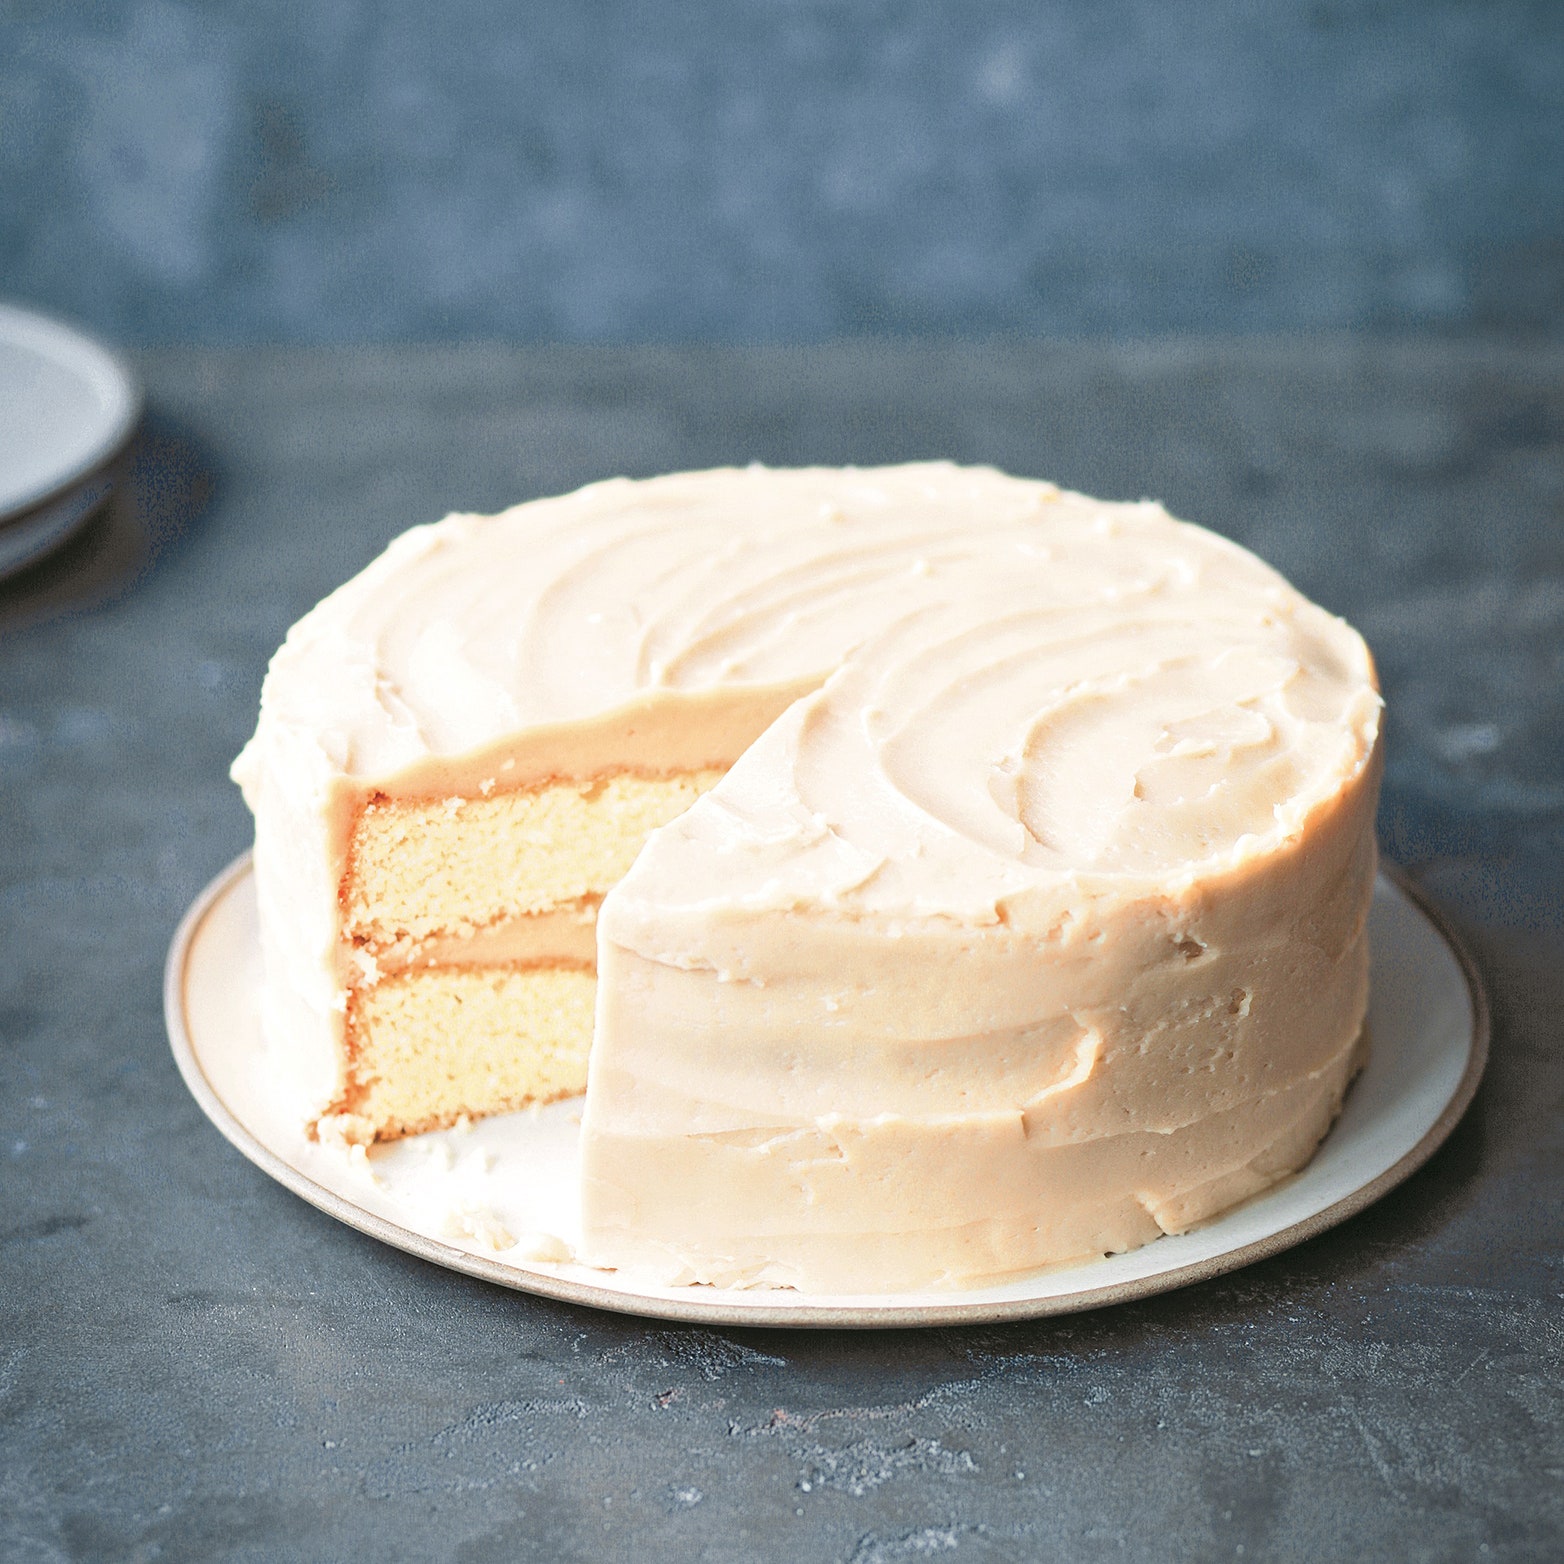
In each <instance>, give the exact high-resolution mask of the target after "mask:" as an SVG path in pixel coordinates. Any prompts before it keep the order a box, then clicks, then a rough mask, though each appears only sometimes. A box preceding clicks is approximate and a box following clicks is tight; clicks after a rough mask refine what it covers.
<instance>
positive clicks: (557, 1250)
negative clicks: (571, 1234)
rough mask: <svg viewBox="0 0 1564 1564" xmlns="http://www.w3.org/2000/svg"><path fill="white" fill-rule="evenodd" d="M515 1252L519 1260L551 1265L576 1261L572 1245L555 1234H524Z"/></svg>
mask: <svg viewBox="0 0 1564 1564" xmlns="http://www.w3.org/2000/svg"><path fill="white" fill-rule="evenodd" d="M513 1252H514V1254H515V1256H516V1258H517V1259H518V1260H539V1261H544V1262H546V1263H547V1264H550V1265H563V1264H565V1263H566V1262H567V1261H570V1260H573V1259H575V1252H574V1251H573V1250H572V1249H571V1247H570V1245H569V1244H567V1243H566V1242H565V1240H564V1239H563V1238H560V1237H558V1236H557V1235H555V1234H554V1233H523V1234H522V1235H521V1237H520V1238H518V1239H517V1240H516V1243H515V1246H514V1250H513Z"/></svg>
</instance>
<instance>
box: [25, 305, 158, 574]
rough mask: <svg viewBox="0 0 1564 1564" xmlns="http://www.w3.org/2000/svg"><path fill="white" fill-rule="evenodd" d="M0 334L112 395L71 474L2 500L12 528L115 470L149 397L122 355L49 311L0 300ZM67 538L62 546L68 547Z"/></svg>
mask: <svg viewBox="0 0 1564 1564" xmlns="http://www.w3.org/2000/svg"><path fill="white" fill-rule="evenodd" d="M0 334H5V335H11V336H13V340H15V341H17V342H19V343H22V344H23V345H25V346H27V347H29V348H31V349H33V350H34V351H36V352H38V353H39V354H40V355H43V356H47V357H49V358H51V359H52V360H53V361H54V362H56V363H60V364H64V365H65V366H66V367H68V368H70V369H71V370H73V371H82V372H84V375H87V376H90V377H91V378H93V379H95V380H96V381H97V382H98V383H99V384H100V385H102V386H103V387H104V388H106V389H108V390H109V391H110V396H111V400H110V410H109V416H108V417H107V418H106V419H105V422H104V426H103V429H102V431H101V432H100V433H99V435H98V437H97V439H96V440H95V441H94V442H93V443H92V445H90V446H89V447H88V448H87V451H86V453H85V454H84V455H83V456H82V457H80V458H79V459H78V460H77V462H76V463H75V464H74V465H73V466H72V467H71V468H70V469H69V470H68V471H64V472H61V473H58V474H57V475H55V476H54V477H51V478H46V479H44V480H43V481H42V482H41V483H35V484H34V485H33V486H32V487H31V488H30V489H23V490H20V491H18V492H17V493H16V494H15V495H14V496H12V497H11V498H10V499H8V500H0V527H10V526H12V525H16V524H19V523H24V522H26V521H27V519H28V518H29V516H30V515H31V514H32V513H33V512H35V511H40V510H43V509H45V508H46V507H48V506H51V505H54V504H56V503H58V502H59V501H61V500H63V499H64V498H65V497H66V496H68V495H69V494H71V493H72V492H74V491H75V490H76V489H77V488H78V487H80V486H82V485H84V484H87V483H90V482H91V481H92V480H93V479H95V478H97V477H99V476H100V475H102V474H103V473H104V472H105V470H106V469H107V468H109V467H110V466H112V464H113V463H114V462H115V461H116V460H117V459H118V457H119V456H121V455H122V454H123V452H124V450H125V447H126V446H127V445H129V443H130V440H131V437H132V436H133V435H134V434H135V432H136V426H137V424H138V423H139V422H140V421H141V415H142V412H143V410H144V408H145V402H146V393H145V391H144V389H143V387H142V384H141V381H140V379H139V378H138V376H137V375H136V373H135V371H134V370H133V369H132V368H131V367H130V364H129V363H128V361H127V360H126V359H124V358H123V357H122V356H121V355H120V354H118V353H116V352H114V350H113V349H112V348H110V347H108V346H107V345H106V344H104V343H103V342H100V341H99V340H98V339H97V338H96V337H94V336H92V335H90V334H89V333H87V332H85V331H82V330H80V329H79V328H78V327H76V326H73V325H71V324H69V323H68V322H66V321H64V320H61V319H60V318H59V317H58V316H56V315H52V314H50V313H49V312H48V311H46V310H39V309H35V308H33V307H32V306H31V305H27V304H19V303H15V302H12V301H11V300H8V299H0ZM91 509H96V506H93V507H91ZM89 513H90V511H89ZM66 535H68V534H64V535H62V536H61V538H60V539H59V540H58V541H60V542H63V541H64V537H65V536H66ZM50 546H51V547H52V546H53V545H52V544H51V545H50Z"/></svg>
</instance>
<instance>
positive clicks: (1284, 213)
mask: <svg viewBox="0 0 1564 1564" xmlns="http://www.w3.org/2000/svg"><path fill="white" fill-rule="evenodd" d="M0 292H4V293H11V294H18V295H21V296H22V297H24V298H27V299H31V300H33V301H35V302H36V303H39V304H43V305H49V306H51V307H53V308H55V309H58V310H63V311H65V312H66V313H68V314H71V315H75V316H78V317H80V318H81V319H82V320H83V321H85V322H86V323H88V324H90V325H93V326H95V327H97V328H98V329H99V330H100V331H104V332H106V333H108V334H109V335H111V336H114V337H118V338H123V339H125V340H128V341H132V342H158V341H190V340H199V341H207V342H217V341H292V342H310V341H321V340H328V341H361V340H365V339H380V340H400V339H406V338H430V337H436V338H452V337H467V338H476V337H504V338H511V339H521V340H529V341H594V340H597V341H616V340H636V341H684V340H689V341H710V340H728V341H754V340H777V341H796V340H819V339H825V338H831V337H836V336H842V335H851V334H868V333H914V334H917V333H930V332H933V333H944V334H949V333H961V334H976V333H985V334H986V333H994V332H1004V331H1025V332H1037V333H1046V334H1049V335H1059V334H1090V335H1107V336H1116V337H1125V336H1134V335H1143V334H1146V333H1155V332H1172V331H1263V330H1314V329H1343V328H1350V329H1364V328H1369V329H1380V330H1406V329H1409V328H1434V329H1440V330H1448V329H1465V328H1471V327H1473V326H1477V327H1486V328H1494V327H1502V328H1506V329H1521V330H1537V329H1541V328H1546V329H1548V330H1551V331H1554V332H1558V331H1560V330H1561V329H1564V9H1561V7H1560V6H1559V5H1557V4H1556V3H1553V0H1541V3H1538V0H1432V3H1430V0H1200V3H1190V0H1175V3H1168V0H1094V3H1092V4H1082V3H1079V0H961V3H955V0H853V3H850V4H843V3H840V0H803V3H792V4H786V5H782V4H776V3H773V0H683V3H681V4H679V5H669V6H661V7H648V6H645V5H638V4H634V3H631V0H602V3H598V4H592V5H585V4H582V3H580V0H528V3H527V4H525V5H518V4H515V3H512V0H446V3H444V4H441V5H428V4H425V3H422V0H378V3H376V4H373V5H366V4H363V3H362V0H90V3H88V0H21V3H15V4H11V5H7V6H0Z"/></svg>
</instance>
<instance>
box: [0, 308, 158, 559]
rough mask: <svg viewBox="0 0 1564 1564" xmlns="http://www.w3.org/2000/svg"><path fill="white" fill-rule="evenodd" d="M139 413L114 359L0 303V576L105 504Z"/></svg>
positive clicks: (63, 329) (37, 555) (86, 340)
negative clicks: (119, 460)
mask: <svg viewBox="0 0 1564 1564" xmlns="http://www.w3.org/2000/svg"><path fill="white" fill-rule="evenodd" d="M140 416H141V388H140V386H139V385H138V384H137V382H136V377H135V376H134V375H133V374H132V373H131V371H130V369H129V368H128V367H127V366H126V365H125V363H124V362H123V361H122V360H121V359H119V358H117V357H116V356H115V355H114V354H113V353H110V352H109V351H108V349H107V348H105V347H102V346H101V345H100V344H98V343H96V342H94V341H93V340H92V339H91V338H90V337H84V336H83V335H82V334H81V333H80V332H78V331H74V330H72V328H71V327H69V326H66V325H63V324H62V323H61V322H59V321H56V320H51V319H50V318H49V317H48V316H46V315H39V314H37V313H36V312H35V311H33V310H26V309H20V308H18V307H16V306H14V305H9V304H0V579H3V578H4V577H6V576H12V575H15V574H16V573H17V572H18V571H21V570H25V569H26V568H27V567H28V566H29V565H31V564H33V563H35V562H36V561H37V560H39V559H41V558H42V557H43V556H44V555H45V554H47V553H48V552H49V551H50V550H51V549H55V548H58V547H59V546H60V544H62V543H64V542H65V540H66V539H67V538H69V537H70V536H71V535H72V534H73V533H75V532H76V531H77V530H78V529H79V528H80V527H81V526H82V525H83V524H84V523H85V522H86V521H87V520H88V518H89V517H90V516H91V515H92V513H93V512H94V511H95V510H96V509H97V508H98V507H99V506H100V505H101V504H102V503H103V501H104V500H105V499H107V498H108V495H109V492H110V490H111V489H112V488H113V486H114V481H115V477H116V475H117V472H116V469H117V463H118V458H119V457H120V456H121V455H122V454H123V453H124V450H125V447H126V446H127V445H128V444H129V442H130V437H131V435H132V434H133V433H134V431H135V427H136V422H137V420H138V419H139V417H140Z"/></svg>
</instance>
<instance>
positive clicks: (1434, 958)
mask: <svg viewBox="0 0 1564 1564" xmlns="http://www.w3.org/2000/svg"><path fill="white" fill-rule="evenodd" d="M1370 938H1371V940H1372V944H1373V952H1374V956H1373V962H1374V967H1373V998H1372V1002H1371V1004H1370V1009H1369V1026H1370V1030H1371V1034H1372V1037H1373V1048H1372V1051H1371V1053H1370V1057H1369V1063H1368V1066H1367V1068H1366V1069H1365V1070H1364V1071H1363V1073H1362V1075H1361V1076H1359V1078H1358V1081H1357V1083H1356V1085H1355V1086H1354V1087H1353V1088H1352V1092H1351V1094H1350V1096H1349V1097H1348V1099H1347V1105H1346V1108H1345V1110H1344V1112H1343V1113H1342V1116H1341V1118H1340V1120H1339V1121H1338V1122H1337V1125H1336V1127H1335V1129H1333V1130H1332V1131H1331V1133H1330V1135H1329V1137H1328V1138H1327V1139H1326V1141H1325V1144H1324V1145H1323V1146H1322V1147H1321V1149H1320V1151H1319V1153H1318V1155H1317V1156H1316V1157H1315V1158H1314V1160H1313V1161H1312V1162H1311V1163H1310V1164H1309V1165H1308V1167H1306V1168H1305V1169H1304V1170H1303V1172H1301V1173H1299V1174H1298V1175H1297V1176H1296V1177H1294V1178H1291V1179H1289V1180H1287V1181H1286V1182H1285V1183H1284V1184H1282V1185H1281V1186H1279V1187H1278V1188H1276V1189H1273V1190H1270V1191H1268V1192H1267V1193H1266V1194H1264V1195H1261V1196H1259V1197H1257V1198H1256V1199H1254V1200H1251V1201H1249V1202H1248V1203H1247V1204H1245V1205H1243V1206H1240V1207H1239V1208H1238V1209H1237V1210H1235V1211H1230V1212H1229V1213H1228V1214H1227V1215H1226V1216H1223V1217H1221V1218H1219V1219H1218V1220H1217V1221H1215V1222H1212V1223H1209V1224H1208V1225H1207V1226H1205V1227H1203V1228H1200V1229H1197V1230H1196V1231H1195V1232H1191V1233H1184V1234H1181V1235H1179V1236H1178V1237H1176V1238H1159V1239H1157V1240H1156V1242H1154V1243H1150V1244H1147V1245H1146V1246H1145V1247H1144V1248H1141V1249H1136V1250H1133V1251H1132V1252H1131V1253H1129V1254H1122V1255H1114V1256H1111V1257H1110V1258H1107V1259H1102V1260H1093V1261H1090V1262H1088V1263H1086V1264H1082V1265H1073V1266H1069V1267H1063V1268H1056V1269H1052V1270H1047V1271H1040V1272H1033V1273H1031V1274H1028V1275H1025V1276H1019V1277H1016V1278H1013V1279H1011V1280H1009V1281H1007V1282H1005V1283H1004V1284H1002V1285H1000V1286H991V1287H982V1288H973V1289H963V1290H960V1291H955V1290H947V1291H940V1292H917V1293H895V1294H870V1295H866V1296H864V1295H852V1296H837V1295H822V1294H818V1293H795V1292H788V1291H779V1290H771V1289H768V1290H756V1291H731V1290H722V1289H716V1288H710V1287H647V1288H643V1287H635V1286H632V1285H628V1284H626V1283H623V1282H620V1281H617V1280H616V1277H615V1274H614V1273H613V1272H607V1271H597V1270H592V1269H590V1268H588V1267H586V1266H582V1265H577V1264H574V1263H573V1262H569V1261H564V1262H558V1263H555V1262H549V1261H546V1260H540V1259H533V1258H521V1256H523V1255H531V1254H535V1253H538V1252H539V1251H540V1250H541V1249H542V1248H543V1247H544V1245H543V1244H542V1243H541V1241H540V1239H539V1237H538V1235H552V1236H555V1237H557V1238H558V1239H560V1240H563V1242H564V1244H567V1245H568V1244H569V1243H570V1242H571V1240H572V1239H573V1237H574V1234H575V1231H576V1227H577V1212H576V1155H577V1150H576V1141H577V1124H578V1122H579V1103H571V1102H565V1103H556V1104H554V1105H552V1106H550V1107H547V1108H543V1109H537V1110H531V1111H527V1112H522V1113H512V1114H505V1115H502V1116H500V1117H498V1118H493V1119H488V1120H485V1121H483V1122H482V1123H479V1124H476V1125H474V1126H472V1128H471V1129H470V1130H468V1131H466V1132H465V1133H463V1132H461V1131H457V1130H445V1131H441V1132H439V1133H436V1134H431V1135H419V1136H416V1137H414V1138H412V1139H410V1140H404V1141H401V1142H398V1143H396V1144H394V1145H391V1146H387V1147H381V1148H376V1150H375V1151H373V1152H372V1153H371V1154H370V1155H369V1156H368V1157H366V1156H365V1155H364V1154H363V1153H357V1154H348V1153H346V1152H343V1151H341V1150H337V1149H333V1148H330V1147H326V1146H321V1145H317V1144H314V1143H312V1142H310V1141H308V1140H306V1139H305V1137H304V1135H303V1133H302V1131H301V1129H300V1127H299V1116H298V1114H297V1113H296V1112H293V1111H290V1108H289V1105H288V1104H287V1102H286V1101H285V1100H283V1098H281V1097H280V1096H279V1095H278V1092H277V1090H276V1085H275V1082H274V1081H273V1080H272V1079H271V1078H270V1077H269V1076H268V1073H267V1070H266V1066H265V1053H264V1050H263V1048H262V1045H261V1039H260V1033H259V1026H258V1022H257V989H258V984H259V979H260V959H259V950H258V946H257V933H256V915H255V891H254V880H253V878H252V875H251V872H250V859H249V855H248V854H246V855H245V856H244V857H242V858H239V859H237V860H236V861H235V862H234V863H232V864H230V865H229V867H228V868H227V869H225V870H224V871H223V872H222V873H221V874H220V875H218V877H217V878H216V879H215V880H213V881H212V883H211V884H210V885H209V886H208V887H207V888H206V890H205V891H203V892H202V893H201V895H200V896H199V897H198V898H197V899H196V901H195V903H194V904H193V905H192V906H191V908H190V910H189V912H188V913H186V915H185V918H184V921H183V922H182V923H181V924H180V927H179V930H178V932H177V933H176V934H175V936H174V942H173V945H172V947H171V948H170V950H169V953H168V966H167V970H166V973H165V984H164V1004H165V1007H166V1012H167V1017H168V1031H169V1037H170V1040H171V1041H172V1044H173V1049H174V1057H175V1059H176V1060H177V1061H178V1063H179V1069H180V1072H181V1074H182V1075H183V1076H184V1078H185V1083H186V1084H187V1085H188V1086H189V1088H190V1090H191V1092H192V1093H194V1095H195V1098H196V1101H197V1102H198V1103H200V1105H201V1107H202V1109H203V1110H204V1111H205V1113H206V1115H207V1117H208V1118H210V1119H211V1120H212V1122H213V1123H214V1124H215V1125H216V1126H217V1128H218V1129H219V1130H221V1131H222V1133H223V1134H224V1135H226V1136H227V1137H228V1139H229V1140H230V1141H232V1142H233V1144H234V1145H235V1146H237V1147H238V1148H239V1150H240V1151H242V1152H243V1153H244V1155H245V1156H247V1157H248V1158H249V1159H250V1160H251V1161H252V1162H254V1163H255V1164H256V1165H257V1166H259V1167H260V1168H262V1169H264V1170H265V1171H266V1172H267V1173H269V1174H270V1175H271V1176H272V1177H273V1178H275V1179H276V1180H277V1181H278V1182H279V1183H281V1184H284V1185H286V1186H287V1187H288V1188H289V1189H291V1190H292V1191H293V1192H294V1193H295V1194H297V1195H301V1196H303V1198H304V1199H305V1200H308V1201H309V1202H310V1203H311V1204H312V1205H316V1206H319V1207H320V1209H321V1210H323V1211H326V1212H329V1213H330V1214H331V1215H332V1216H334V1217H336V1218H337V1219H338V1220H339V1221H342V1222H346V1223H347V1224H348V1225H349V1226H350V1227H356V1228H358V1229H359V1230H360V1231H361V1232H365V1233H368V1234H370V1235H371V1236H373V1237H375V1238H378V1239H380V1240H382V1241H383V1242H385V1243H388V1244H392V1245H394V1246H395V1247H397V1248H399V1249H405V1250H407V1251H409V1252H410V1253H412V1254H416V1255H421V1256H422V1257H423V1258H424V1259H426V1260H432V1261H434V1262H435V1263H436V1264H437V1265H444V1266H449V1267H450V1268H451V1269H452V1270H456V1271H465V1272H467V1273H468V1274H469V1275H471V1276H480V1277H483V1278H484V1279H485V1280H487V1281H492V1282H498V1283H500V1284H501V1285H502V1286H506V1287H515V1288H519V1289H521V1290H522V1291H523V1292H534V1293H542V1294H544V1295H546V1296H548V1297H551V1298H562V1299H565V1300H567V1301H569V1302H572V1303H583V1304H590V1305H592V1306H594V1307H597V1308H602V1309H614V1310H618V1311H620V1312H622V1313H627V1314H644V1315H654V1316H658V1317H661V1318H664V1319H677V1320H693V1321H698V1322H703V1323H706V1324H722V1325H773V1326H777V1325H780V1326H832V1327H841V1326H903V1325H950V1324H959V1323H976V1322H983V1321H988V1322H992V1321H997V1320H1014V1319H1025V1318H1030V1317H1032V1316H1036V1315H1044V1314H1064V1313H1069V1312H1071V1311H1073V1310H1077V1309H1089V1308H1095V1307H1097V1306H1099V1305H1102V1304H1108V1303H1119V1302H1124V1301H1127V1300H1129V1299H1131V1298H1143V1297H1146V1296H1148V1295H1149V1294H1152V1293H1158V1292H1166V1291H1168V1290H1169V1289H1171V1288H1174V1287H1182V1286H1184V1285H1186V1284H1187V1283H1189V1282H1195V1281H1201V1280H1203V1279H1205V1278H1206V1277H1210V1276H1216V1275H1220V1274H1221V1273H1222V1272H1224V1271H1231V1270H1234V1269H1235V1268H1237V1267H1238V1266H1241V1265H1247V1264H1248V1263H1249V1262H1250V1261H1253V1260H1258V1259H1262V1258H1264V1257H1265V1256H1267V1255H1272V1254H1276V1253H1277V1252H1278V1251H1280V1250H1282V1249H1286V1248H1289V1247H1290V1246H1291V1245H1293V1244H1297V1243H1301V1242H1303V1240H1304V1239H1306V1238H1311V1237H1313V1236H1314V1235H1315V1234H1316V1233H1320V1232H1323V1231H1324V1230H1325V1229H1326V1228H1328V1227H1332V1226H1334V1225H1335V1224H1336V1223H1338V1222H1341V1221H1344V1220H1345V1219H1346V1218H1347V1217H1349V1216H1351V1215H1353V1213H1355V1212H1357V1211H1361V1210H1362V1209H1363V1207H1364V1206H1366V1205H1368V1204H1369V1202H1370V1201H1372V1200H1375V1199H1377V1198H1378V1197H1379V1196H1380V1195H1382V1194H1384V1193H1385V1192H1386V1191H1387V1190H1389V1189H1391V1188H1393V1187H1394V1186H1395V1185H1396V1184H1399V1183H1400V1182H1401V1181H1402V1180H1403V1179H1404V1178H1406V1177H1407V1176H1408V1175H1409V1174H1410V1173H1412V1172H1413V1171H1414V1169H1416V1168H1418V1167H1420V1166H1421V1165H1422V1163H1424V1162H1425V1161H1426V1160H1427V1159H1428V1158H1429V1157H1430V1156H1432V1155H1433V1153H1434V1151H1435V1150H1436V1149H1437V1148H1438V1146H1439V1145H1440V1143H1441V1142H1442V1141H1443V1140H1444V1138H1445V1137H1446V1136H1447V1135H1448V1134H1449V1133H1450V1131H1451V1130H1452V1129H1453V1128H1454V1127H1455V1124H1456V1121H1457V1120H1458V1119H1459V1118H1460V1116H1461V1114H1462V1112H1463V1111H1464V1110H1465V1108H1466V1106H1467V1104H1468V1103H1469V1102H1470V1101H1471V1100H1472V1094H1473V1093H1474V1092H1475V1091H1476V1090H1477V1083H1478V1080H1479V1079H1480V1078H1481V1076H1482V1070H1483V1065H1484V1063H1485V1062H1486V1060H1487V1054H1488V1019H1487V1009H1486V1005H1485V1002H1484V1000H1483V995H1482V989H1481V986H1480V984H1479V983H1478V981H1477V977H1476V973H1475V970H1474V969H1473V967H1472V964H1471V962H1470V960H1469V958H1468V957H1466V955H1465V954H1464V953H1463V952H1462V951H1461V950H1460V947H1459V946H1458V945H1457V944H1456V943H1455V942H1454V940H1453V938H1452V937H1451V935H1450V933H1449V931H1448V930H1446V929H1444V928H1443V927H1442V926H1441V925H1440V924H1439V923H1438V922H1436V921H1435V917H1434V915H1433V914H1432V913H1431V912H1430V911H1429V910H1427V909H1425V908H1423V907H1422V906H1420V905H1419V904H1418V902H1417V901H1415V900H1414V899H1413V893H1412V892H1411V890H1410V889H1409V888H1405V887H1403V886H1401V885H1399V884H1397V883H1396V882H1394V881H1392V880H1390V879H1388V878H1386V877H1385V876H1383V875H1381V877H1380V880H1379V883H1378V884H1377V885H1376V887H1375V891H1374V907H1373V912H1372V915H1371V922H1370ZM508 1238H516V1239H519V1240H520V1242H519V1244H518V1245H517V1246H513V1247H509V1248H496V1247H494V1245H496V1244H501V1243H504V1241H505V1240H506V1239H508Z"/></svg>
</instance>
